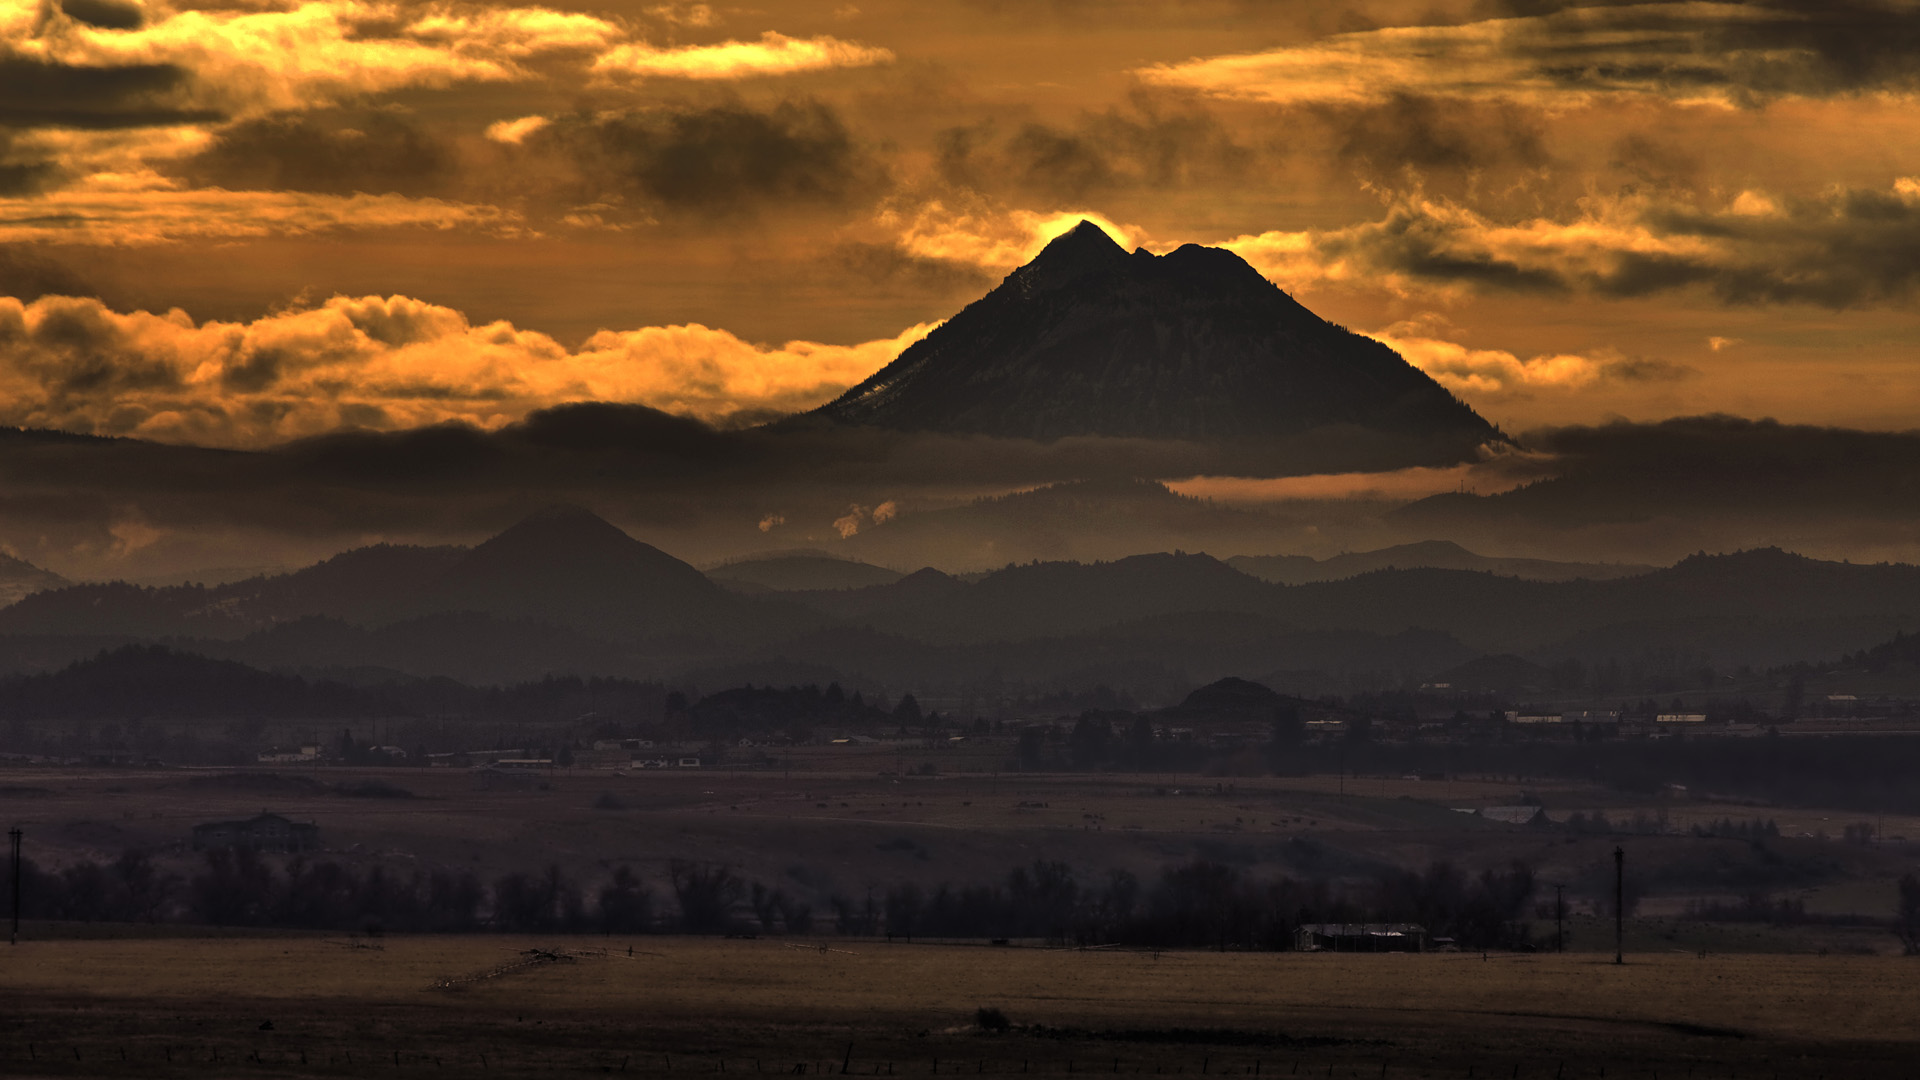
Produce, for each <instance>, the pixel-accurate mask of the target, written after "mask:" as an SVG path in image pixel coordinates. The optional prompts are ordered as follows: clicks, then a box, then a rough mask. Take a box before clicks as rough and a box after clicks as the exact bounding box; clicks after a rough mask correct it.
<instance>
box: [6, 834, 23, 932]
mask: <svg viewBox="0 0 1920 1080" xmlns="http://www.w3.org/2000/svg"><path fill="white" fill-rule="evenodd" d="M7 840H8V841H10V842H11V846H12V848H13V858H12V863H13V936H12V937H10V938H8V939H7V944H9V945H18V944H20V826H18V825H15V826H14V827H13V828H11V829H8V830H7Z"/></svg>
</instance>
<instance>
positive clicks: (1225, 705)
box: [1180, 675, 1280, 712]
mask: <svg viewBox="0 0 1920 1080" xmlns="http://www.w3.org/2000/svg"><path fill="white" fill-rule="evenodd" d="M1279 703H1280V695H1279V694H1277V693H1275V692H1274V691H1273V688H1272V687H1268V686H1262V685H1261V684H1259V683H1257V682H1253V681H1251V680H1248V679H1242V678H1239V677H1238V676H1234V675H1229V676H1227V677H1226V678H1224V679H1218V680H1215V681H1214V682H1210V683H1208V684H1207V685H1205V686H1203V687H1201V688H1200V689H1198V690H1195V691H1194V692H1193V693H1191V694H1188V695H1187V696H1186V699H1185V700H1183V701H1181V702H1180V707H1181V708H1182V709H1194V710H1209V711H1228V712H1235V711H1245V710H1248V709H1261V708H1265V709H1268V710H1271V709H1272V708H1273V707H1274V706H1275V705H1278V704H1279Z"/></svg>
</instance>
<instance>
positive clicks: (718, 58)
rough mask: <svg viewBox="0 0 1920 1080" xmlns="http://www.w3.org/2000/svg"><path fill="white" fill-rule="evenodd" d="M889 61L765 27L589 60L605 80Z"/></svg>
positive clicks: (736, 75)
mask: <svg viewBox="0 0 1920 1080" xmlns="http://www.w3.org/2000/svg"><path fill="white" fill-rule="evenodd" d="M892 62H893V53H891V52H889V51H888V50H886V49H880V48H873V47H870V46H866V45H861V44H858V43H856V42H851V41H842V40H840V39H839V38H834V37H826V36H820V37H811V38H792V37H788V36H786V35H785V34H777V33H774V32H773V31H768V32H766V33H764V34H761V35H760V40H759V41H723V42H721V43H719V44H717V45H683V46H680V47H678V48H661V47H659V46H656V45H650V44H648V43H646V42H643V41H636V42H627V43H625V44H621V45H616V46H614V47H613V48H611V49H608V50H607V51H606V52H604V53H602V54H600V55H599V56H598V57H596V58H595V59H594V61H593V71H594V72H595V73H596V74H598V75H600V76H602V77H606V78H615V77H628V78H665V79H742V78H748V77H752V76H759V75H792V74H796V73H799V72H804V71H822V70H825V69H828V68H839V67H870V66H872V65H874V64H887V63H892Z"/></svg>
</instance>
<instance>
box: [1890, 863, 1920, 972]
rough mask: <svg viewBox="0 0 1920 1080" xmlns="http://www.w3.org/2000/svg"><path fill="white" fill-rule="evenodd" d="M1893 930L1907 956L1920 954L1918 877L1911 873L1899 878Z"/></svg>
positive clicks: (1919, 891) (1919, 892) (1919, 885)
mask: <svg viewBox="0 0 1920 1080" xmlns="http://www.w3.org/2000/svg"><path fill="white" fill-rule="evenodd" d="M1894 930H1895V932H1896V933H1898V934H1899V935H1900V944H1901V945H1903V946H1904V947H1905V949H1906V954H1907V955H1908V956H1920V877H1915V876H1914V875H1912V874H1908V875H1907V876H1905V877H1903V878H1901V879H1900V909H1899V915H1898V916H1897V917H1896V918H1895V919H1894Z"/></svg>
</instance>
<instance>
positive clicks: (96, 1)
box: [60, 0, 147, 30]
mask: <svg viewBox="0 0 1920 1080" xmlns="http://www.w3.org/2000/svg"><path fill="white" fill-rule="evenodd" d="M60 10H61V11H63V12H65V13H66V14H67V16H68V17H69V18H72V19H76V20H78V21H80V22H83V23H86V24H87V25H89V26H97V27H99V28H100V29H102V30H138V29H140V27H142V26H144V25H145V24H146V21H147V17H146V12H145V11H143V10H142V9H141V7H140V5H139V4H133V3H123V2H121V0H60Z"/></svg>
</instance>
